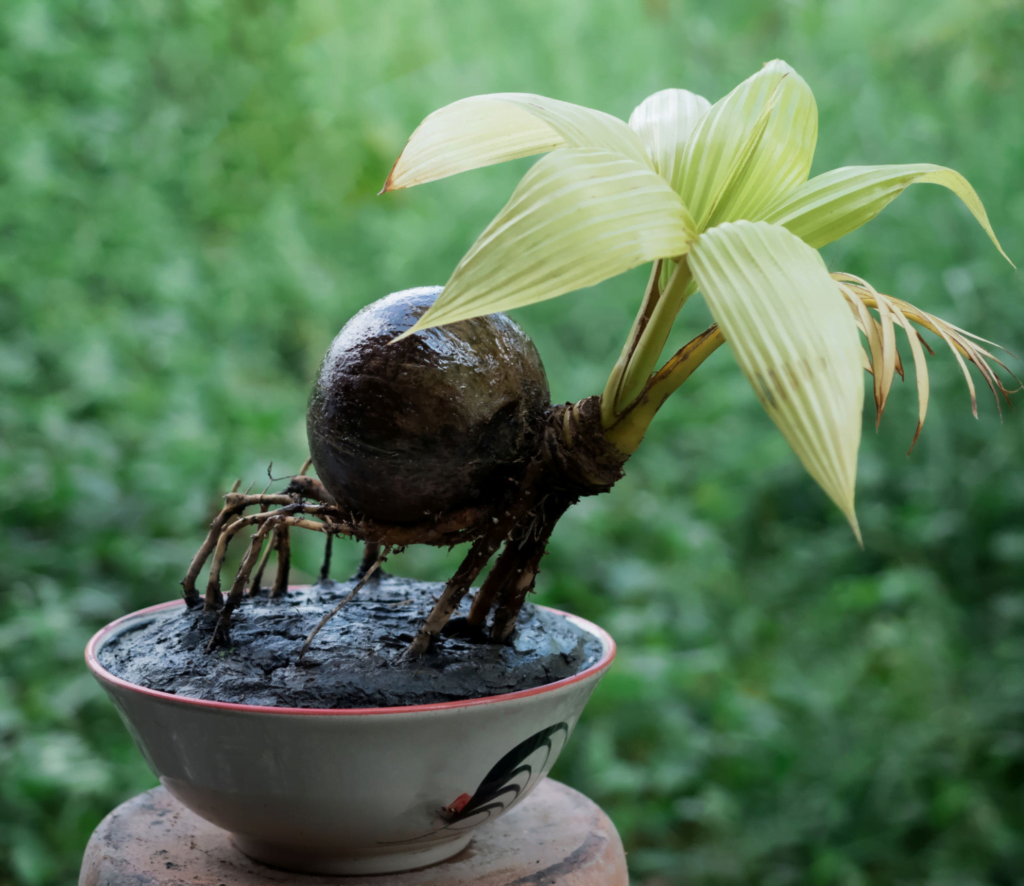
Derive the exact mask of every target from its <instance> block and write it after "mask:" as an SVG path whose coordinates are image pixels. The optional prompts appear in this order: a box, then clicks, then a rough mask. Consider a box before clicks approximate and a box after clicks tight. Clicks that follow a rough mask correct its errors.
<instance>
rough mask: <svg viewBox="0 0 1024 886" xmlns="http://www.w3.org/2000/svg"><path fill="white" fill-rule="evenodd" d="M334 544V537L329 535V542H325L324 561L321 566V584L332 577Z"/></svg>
mask: <svg viewBox="0 0 1024 886" xmlns="http://www.w3.org/2000/svg"><path fill="white" fill-rule="evenodd" d="M333 544H334V536H333V535H331V534H330V533H328V534H327V541H325V542H324V560H323V563H321V564H320V584H323V583H324V582H325V581H328V580H329V579H330V577H331V546H332V545H333Z"/></svg>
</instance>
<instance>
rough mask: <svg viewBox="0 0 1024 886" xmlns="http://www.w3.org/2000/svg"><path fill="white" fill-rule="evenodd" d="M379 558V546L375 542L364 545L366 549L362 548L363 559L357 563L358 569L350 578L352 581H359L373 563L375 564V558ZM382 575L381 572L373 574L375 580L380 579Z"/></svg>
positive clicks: (382, 572)
mask: <svg viewBox="0 0 1024 886" xmlns="http://www.w3.org/2000/svg"><path fill="white" fill-rule="evenodd" d="M379 556H380V545H379V544H377V543H376V542H372V541H369V542H367V543H366V547H365V548H363V559H362V560H360V561H359V568H358V569H357V570H356V574H355V575H353V576H352V578H353V579H355V580H356V581H359V579H361V578H362V577H363V576H364V575H366V573H367V572H369V571H370V569H371V567H372V566H373V564H374V563H376V562H377V558H378V557H379ZM383 574H384V571H383V570H380V571H379V572H375V573H374V577H375V578H380V577H381V575H383Z"/></svg>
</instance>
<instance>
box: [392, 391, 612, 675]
mask: <svg viewBox="0 0 1024 886" xmlns="http://www.w3.org/2000/svg"><path fill="white" fill-rule="evenodd" d="M600 422H601V410H600V403H599V401H598V398H596V397H591V398H588V399H587V400H581V401H580V402H579V403H575V404H569V403H567V404H565V405H562V406H554V407H552V408H551V410H550V411H549V412H548V415H547V417H546V419H545V424H544V427H543V429H542V431H541V433H540V434H539V435H538V446H537V454H536V455H535V456H534V458H533V459H532V461H531V462H530V464H529V466H528V467H527V469H526V471H525V472H524V474H523V476H522V478H521V480H520V482H519V484H518V488H517V489H516V491H515V498H514V500H513V501H511V502H510V503H508V504H507V505H506V506H505V507H504V508H503V510H502V513H500V514H499V515H498V516H496V517H494V518H493V523H494V526H493V527H492V529H491V530H490V531H489V532H488V533H487V534H485V535H484V536H482V537H481V538H480V539H478V540H477V542H476V543H475V544H474V545H473V547H472V548H471V549H470V551H469V554H468V555H467V556H466V559H465V560H463V562H462V564H461V565H460V566H459V568H458V570H457V571H456V573H455V575H453V576H452V578H451V579H450V580H449V581H448V584H447V585H446V586H445V589H444V591H443V592H442V594H441V597H440V598H439V599H438V601H437V603H436V604H435V605H434V609H433V610H432V611H431V613H430V615H429V616H428V617H427V619H426V621H425V622H424V623H423V625H422V627H421V628H420V629H419V631H418V632H417V634H416V636H415V638H414V639H413V641H412V642H411V643H410V644H409V646H408V648H407V649H406V651H405V655H406V657H415V656H418V655H422V654H423V653H424V652H426V651H427V650H428V649H429V648H430V645H431V644H432V643H433V642H434V640H435V639H436V638H437V637H438V635H439V634H440V633H441V632H442V631H443V630H444V628H445V625H447V623H448V621H449V620H450V619H451V617H452V615H453V613H454V612H455V610H456V609H457V608H458V606H459V604H460V603H461V601H462V598H463V597H464V596H465V594H466V592H467V591H468V590H469V587H470V585H471V584H472V582H473V581H474V580H475V579H476V577H477V576H478V575H479V574H480V572H481V571H482V570H483V568H484V566H486V564H487V561H488V560H490V558H491V557H492V556H493V554H494V553H495V551H497V550H498V548H499V547H500V546H501V544H502V542H505V549H504V551H502V553H501V556H500V557H499V558H498V562H497V563H496V564H495V566H494V569H492V571H491V574H490V575H489V576H488V577H487V579H486V581H485V582H484V585H483V587H482V588H481V589H480V592H479V593H478V594H477V597H476V599H475V600H474V601H473V605H472V606H471V607H470V613H469V616H468V618H467V622H468V624H469V625H470V626H471V627H475V628H481V627H483V625H484V623H485V621H486V619H487V616H488V614H489V613H490V611H491V609H492V608H493V607H494V605H495V603H496V602H497V605H498V608H497V611H496V612H495V615H494V622H493V624H492V626H491V631H490V636H491V639H492V640H494V641H495V642H504V641H505V640H506V639H508V637H509V636H510V635H511V633H512V631H513V630H514V628H515V622H516V618H517V617H518V615H519V611H520V609H521V608H522V606H523V602H524V601H525V599H526V595H527V594H528V593H529V592H530V591H532V590H533V587H534V584H535V582H536V578H537V574H538V572H539V571H540V561H541V559H542V558H543V556H544V553H545V549H546V546H547V542H548V539H549V538H550V537H551V533H552V531H553V530H554V528H555V524H556V523H557V522H558V521H559V519H561V517H562V515H563V514H564V513H565V512H566V510H568V508H569V507H571V506H572V505H573V504H575V503H576V502H577V501H579V499H580V498H582V497H583V496H587V495H598V494H600V493H602V492H607V491H608V490H610V489H611V488H612V486H613V485H614V484H615V482H616V481H617V480H619V479H620V478H621V477H622V473H623V471H622V466H623V464H624V462H625V461H626V456H624V455H623V454H622V453H621V452H619V451H618V450H617V449H616V448H615V447H614V446H612V445H610V444H608V443H607V442H606V440H605V438H604V435H603V432H602V430H601V425H600Z"/></svg>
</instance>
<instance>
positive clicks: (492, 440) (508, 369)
mask: <svg viewBox="0 0 1024 886" xmlns="http://www.w3.org/2000/svg"><path fill="white" fill-rule="evenodd" d="M440 293H441V287H439V286H431V287H421V288H417V289H408V290H405V291H404V292H396V293H394V294H392V295H389V296H387V297H386V298H382V299H380V300H379V301H376V302H374V303H373V304H371V305H368V306H367V307H365V308H363V310H361V311H360V312H359V313H358V314H356V315H355V316H354V317H353V318H352V319H351V320H350V321H349V322H348V323H347V324H346V325H345V327H344V328H343V329H342V330H341V332H340V333H339V334H338V336H337V338H335V339H334V342H333V343H332V344H331V347H330V349H329V350H328V351H327V354H326V356H325V357H324V359H323V363H322V364H321V366H320V372H319V375H318V376H317V380H316V385H315V386H314V388H313V393H312V395H311V397H310V400H309V409H308V411H307V413H306V428H307V432H308V436H309V449H310V454H311V455H312V458H313V465H314V467H315V468H316V471H317V474H318V475H319V477H320V480H321V481H322V482H323V484H324V486H326V487H327V490H328V492H330V493H331V495H333V496H334V498H335V500H336V501H337V502H338V503H339V504H340V505H341V506H343V507H347V508H351V509H352V510H354V511H355V512H357V513H358V514H362V515H364V516H366V517H369V518H371V519H373V520H376V521H380V522H386V523H398V524H409V523H421V522H424V521H425V520H429V519H431V518H436V517H439V516H442V515H445V514H448V513H451V512H453V511H456V510H460V509H462V508H468V507H488V506H493V505H494V504H495V502H497V501H498V500H500V499H501V497H502V496H503V495H504V494H505V492H506V491H507V490H508V488H509V482H510V481H513V482H514V480H515V478H516V477H517V476H518V475H519V474H520V473H521V471H522V468H523V465H524V462H525V460H526V459H527V458H528V457H529V455H530V454H531V453H532V451H533V449H532V446H533V436H534V433H535V431H536V429H537V427H538V426H539V422H540V420H541V418H542V417H543V415H544V413H545V411H546V410H547V407H548V406H549V405H550V393H549V391H548V383H547V376H546V375H545V373H544V366H543V364H542V363H541V359H540V355H539V354H538V353H537V349H536V347H534V344H533V342H532V341H531V340H530V338H529V337H528V336H527V335H526V334H525V333H524V332H523V331H522V330H521V329H520V328H519V327H518V326H517V325H516V324H515V323H513V322H512V320H510V319H509V318H508V317H507V316H505V315H504V314H489V315H488V316H485V317H477V318H475V319H473V320H463V321H461V322H459V323H453V324H450V325H448V326H443V327H438V328H434V329H428V330H425V331H423V332H418V333H416V334H415V335H412V336H409V337H408V338H406V339H403V340H402V341H400V342H394V343H392V340H393V339H394V338H395V336H397V335H400V334H401V333H402V332H405V331H406V330H407V329H409V328H410V327H411V326H413V325H414V324H415V323H416V321H417V320H418V319H419V318H420V317H421V316H422V315H423V313H424V312H425V311H426V310H427V308H429V307H430V305H432V304H433V303H434V301H435V299H436V298H437V296H438V295H439V294H440Z"/></svg>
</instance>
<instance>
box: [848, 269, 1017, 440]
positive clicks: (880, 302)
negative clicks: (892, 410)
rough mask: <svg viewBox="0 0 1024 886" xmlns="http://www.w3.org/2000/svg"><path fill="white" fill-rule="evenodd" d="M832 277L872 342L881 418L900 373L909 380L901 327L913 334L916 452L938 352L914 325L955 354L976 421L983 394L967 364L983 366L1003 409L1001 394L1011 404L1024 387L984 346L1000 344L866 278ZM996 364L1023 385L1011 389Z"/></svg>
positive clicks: (869, 355)
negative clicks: (899, 346) (930, 358)
mask: <svg viewBox="0 0 1024 886" xmlns="http://www.w3.org/2000/svg"><path fill="white" fill-rule="evenodd" d="M832 278H833V279H834V280H835V281H836V282H837V284H838V285H839V291H840V292H842V294H843V296H844V297H845V298H846V300H847V302H848V303H849V305H850V308H851V310H852V311H853V314H854V317H855V318H856V320H857V325H858V327H859V328H860V330H861V332H863V333H864V336H865V338H866V339H867V342H868V353H867V355H866V359H867V362H868V364H869V365H868V366H866V367H865V368H867V369H868V371H869V372H870V373H871V374H872V376H873V379H874V390H875V409H876V415H877V419H878V420H880V419H881V417H882V412H883V410H884V409H885V403H886V400H887V399H888V396H889V391H890V389H891V387H892V381H893V378H894V376H895V373H897V372H898V373H899V374H900V376H901V377H902V376H903V369H902V366H901V365H900V363H899V353H898V352H897V350H896V339H895V326H897V325H898V326H901V327H902V328H903V331H904V332H905V333H906V335H907V341H908V343H909V344H910V350H911V353H912V355H913V358H914V370H915V373H916V376H917V395H918V418H917V430H916V431H915V432H914V440H913V442H912V443H911V444H910V448H911V449H913V448H914V444H915V443H917V438H918V435H919V434H920V433H921V427H922V425H923V424H924V420H925V416H926V415H927V412H928V395H929V381H928V366H927V364H926V362H925V355H924V349H925V348H927V349H928V352H929V353H930V354H932V355H934V353H935V352H934V351H933V350H932V349H931V348H930V347H929V346H928V343H927V342H926V341H925V340H924V338H923V337H922V336H921V334H920V333H919V332H918V331H917V329H915V328H914V324H916V325H917V326H920V327H921V328H923V329H927V330H928V331H929V332H933V333H935V334H936V335H937V336H939V338H941V339H942V340H943V342H945V344H946V345H947V346H948V347H949V349H950V350H951V351H952V352H953V356H954V357H955V358H956V360H957V362H958V363H959V364H960V369H961V371H962V372H963V374H964V378H965V379H966V381H967V389H968V391H970V394H971V411H972V412H973V413H974V417H975V418H977V417H978V401H977V393H976V391H975V388H974V381H973V379H972V378H971V373H970V370H969V369H968V367H967V363H973V364H974V365H975V366H976V367H977V368H978V371H979V372H980V373H981V376H982V378H984V379H985V383H986V384H987V385H988V386H989V388H990V390H991V391H992V394H993V396H994V397H995V400H996V407H997V408H999V407H1000V403H999V396H1000V395H1002V396H1003V397H1005V398H1006V401H1007V403H1009V402H1010V398H1009V395H1010V394H1012V393H1015V392H1016V391H1019V390H1021V389H1022V388H1024V385H1021V384H1020V380H1019V379H1018V378H1017V376H1015V375H1014V374H1013V372H1011V371H1010V369H1009V368H1008V367H1007V366H1006V364H1005V363H1003V361H1002V360H1000V359H999V358H998V357H996V356H995V355H994V354H993V353H992V352H991V351H989V350H988V349H987V348H985V347H983V344H987V345H992V346H993V347H995V348H999V349H1000V350H1005V348H1002V347H1001V346H1000V345H997V344H995V343H994V342H990V341H988V340H987V339H983V338H980V337H978V336H976V335H974V334H973V333H970V332H967V331H966V330H965V329H961V328H960V327H959V326H955V325H953V324H952V323H949V322H947V321H945V320H943V319H941V318H940V317H936V316H935V315H934V314H929V313H927V312H926V311H922V310H921V309H920V308H916V307H914V305H912V304H910V303H909V302H906V301H903V300H902V299H899V298H893V297H892V296H890V295H883V294H882V293H880V292H878V290H876V289H875V288H874V287H873V286H872V285H871V284H870V283H868V282H867V281H866V280H863V279H862V278H860V277H856V276H854V275H853V274H844V273H837V274H833V275H832ZM870 310H874V311H875V312H876V313H877V314H878V317H877V319H876V318H875V317H874V316H873V315H872V314H871V313H870ZM993 364H995V365H996V366H998V367H1001V368H1002V369H1003V370H1004V371H1005V372H1006V373H1007V374H1009V375H1010V376H1011V377H1012V378H1013V379H1014V380H1015V381H1017V382H1018V387H1016V388H1007V387H1006V386H1005V385H1004V384H1003V381H1002V379H1001V378H1000V377H999V374H998V372H997V371H996V369H995V368H994V366H993ZM876 426H877V421H876Z"/></svg>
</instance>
